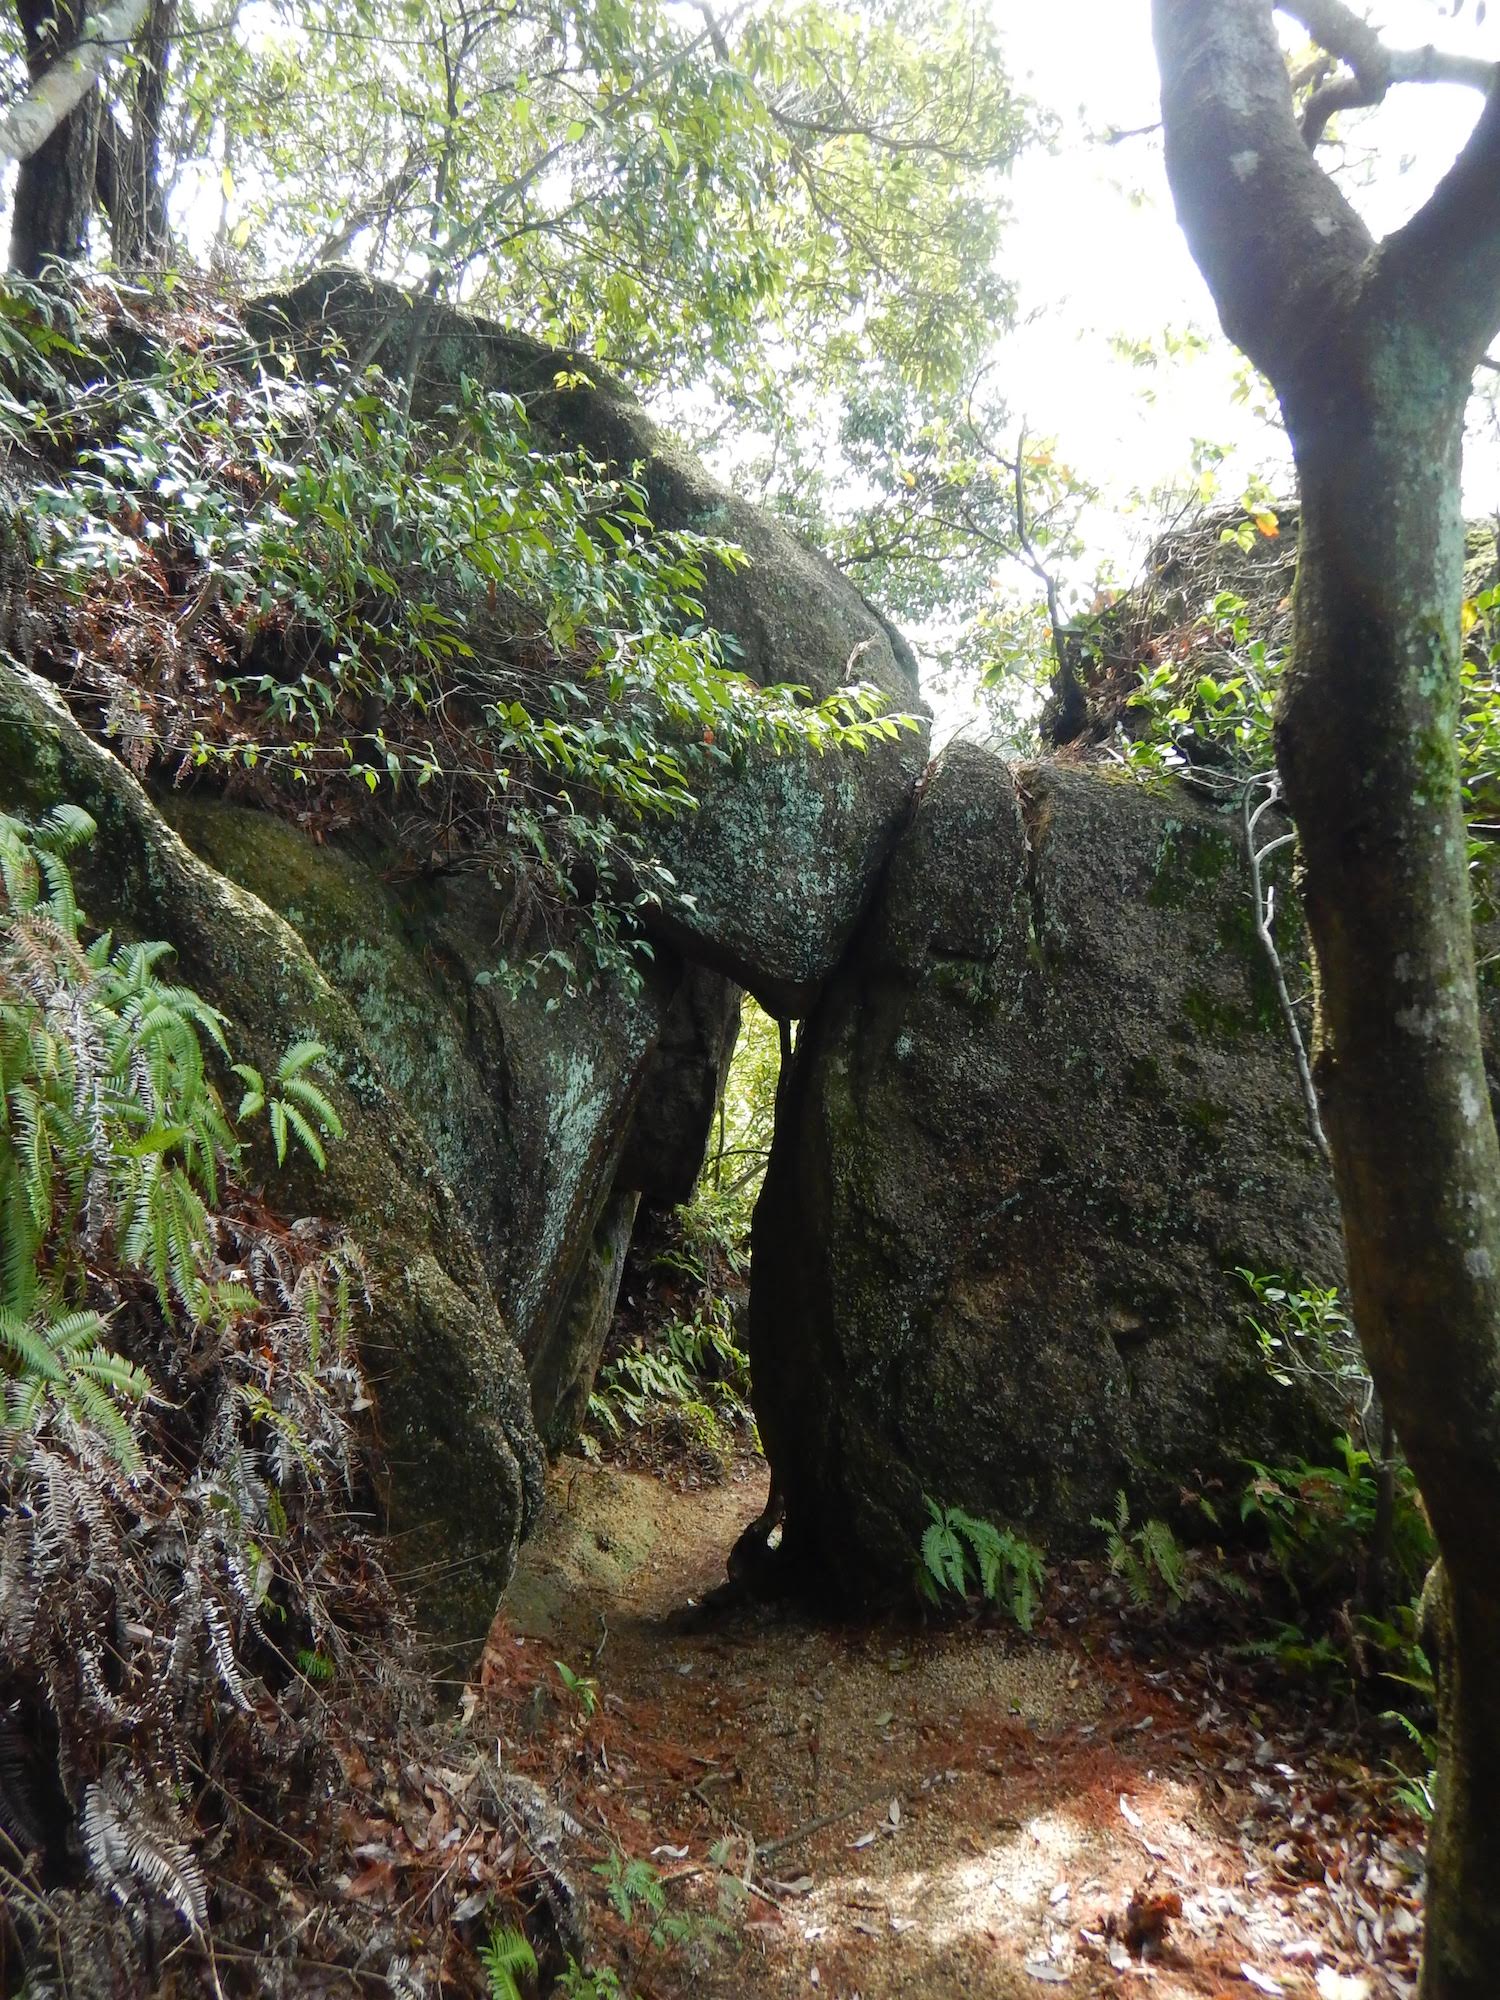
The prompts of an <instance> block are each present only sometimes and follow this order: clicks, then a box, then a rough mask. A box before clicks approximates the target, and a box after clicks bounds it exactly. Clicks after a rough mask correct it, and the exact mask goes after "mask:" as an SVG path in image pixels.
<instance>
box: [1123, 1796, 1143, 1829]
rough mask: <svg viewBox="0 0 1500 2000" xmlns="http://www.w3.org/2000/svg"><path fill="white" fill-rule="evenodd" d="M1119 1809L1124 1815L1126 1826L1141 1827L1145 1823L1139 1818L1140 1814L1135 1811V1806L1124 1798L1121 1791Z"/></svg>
mask: <svg viewBox="0 0 1500 2000" xmlns="http://www.w3.org/2000/svg"><path fill="white" fill-rule="evenodd" d="M1120 1811H1121V1813H1122V1814H1123V1815H1124V1818H1125V1824H1126V1825H1127V1826H1133V1827H1136V1828H1137V1829H1139V1828H1140V1827H1143V1826H1144V1825H1145V1824H1146V1822H1145V1821H1144V1820H1143V1819H1142V1818H1141V1816H1140V1814H1139V1813H1138V1812H1137V1811H1136V1809H1135V1807H1134V1806H1133V1805H1132V1804H1131V1803H1130V1801H1129V1799H1127V1798H1126V1796H1125V1794H1124V1793H1123V1792H1121V1794H1120Z"/></svg>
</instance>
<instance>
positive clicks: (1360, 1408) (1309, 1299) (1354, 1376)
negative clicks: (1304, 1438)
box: [1235, 1267, 1375, 1444]
mask: <svg viewBox="0 0 1500 2000" xmlns="http://www.w3.org/2000/svg"><path fill="white" fill-rule="evenodd" d="M1235 1276H1236V1277H1237V1278H1239V1279H1241V1280H1242V1281H1243V1282H1244V1284H1245V1285H1246V1286H1247V1287H1248V1288H1249V1290H1250V1292H1251V1293H1252V1295H1253V1296H1254V1299H1255V1310H1254V1311H1253V1312H1251V1313H1249V1314H1248V1315H1247V1318H1248V1320H1249V1323H1250V1326H1251V1327H1252V1328H1253V1329H1254V1332H1255V1336H1256V1339H1257V1340H1258V1341H1259V1343H1260V1350H1261V1355H1262V1358H1263V1359H1264V1361H1265V1365H1266V1370H1267V1373H1268V1374H1269V1375H1270V1376H1271V1378H1272V1380H1273V1381H1276V1382H1279V1383H1281V1385H1282V1386H1283V1387H1284V1388H1290V1387H1291V1386H1292V1385H1293V1384H1294V1383H1296V1384H1299V1385H1301V1386H1302V1387H1304V1388H1306V1389H1309V1390H1311V1392H1312V1393H1313V1395H1314V1396H1315V1397H1316V1399H1317V1401H1318V1404H1319V1407H1320V1408H1321V1409H1323V1410H1324V1411H1325V1412H1326V1413H1327V1415H1328V1416H1330V1417H1331V1418H1333V1419H1334V1420H1335V1421H1336V1422H1339V1423H1341V1424H1343V1425H1344V1427H1345V1428H1346V1429H1347V1430H1348V1431H1349V1432H1350V1433H1351V1434H1352V1435H1354V1436H1355V1437H1357V1438H1358V1440H1359V1441H1360V1443H1361V1444H1367V1443H1368V1442H1370V1438H1369V1429H1370V1424H1371V1421H1372V1418H1373V1417H1374V1415H1375V1394H1374V1385H1373V1383H1372V1382H1371V1380H1370V1371H1369V1369H1368V1367H1367V1366H1366V1364H1365V1358H1364V1354H1363V1353H1362V1351H1361V1349H1360V1345H1359V1336H1358V1334H1357V1333H1356V1332H1355V1330H1354V1322H1353V1321H1352V1320H1351V1319H1350V1317H1349V1314H1348V1313H1347V1311H1346V1310H1345V1308H1344V1303H1343V1299H1342V1296H1341V1295H1340V1293H1339V1290H1338V1288H1337V1286H1334V1285H1312V1284H1308V1283H1306V1282H1305V1281H1301V1280H1296V1279H1292V1278H1288V1277H1283V1276H1275V1275H1267V1274H1265V1273H1262V1272H1255V1271H1247V1270H1245V1269H1243V1268H1242V1267H1237V1268H1236V1270H1235Z"/></svg>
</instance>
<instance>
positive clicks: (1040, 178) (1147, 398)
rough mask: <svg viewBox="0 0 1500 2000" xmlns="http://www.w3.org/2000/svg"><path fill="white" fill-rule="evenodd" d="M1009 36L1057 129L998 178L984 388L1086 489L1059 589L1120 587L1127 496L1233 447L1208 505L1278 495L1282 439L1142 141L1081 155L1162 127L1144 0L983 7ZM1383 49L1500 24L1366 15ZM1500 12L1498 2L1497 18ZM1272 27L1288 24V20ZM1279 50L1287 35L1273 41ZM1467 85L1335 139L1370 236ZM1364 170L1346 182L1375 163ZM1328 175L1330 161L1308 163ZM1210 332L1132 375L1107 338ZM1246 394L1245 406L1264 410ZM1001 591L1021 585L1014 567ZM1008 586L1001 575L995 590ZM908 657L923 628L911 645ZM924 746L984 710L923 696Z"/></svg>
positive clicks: (1489, 446) (1125, 558)
mask: <svg viewBox="0 0 1500 2000" xmlns="http://www.w3.org/2000/svg"><path fill="white" fill-rule="evenodd" d="M988 4H989V5H990V6H991V7H992V8H993V9H994V11H995V14H996V18H997V19H998V21H999V23H1000V25H1001V27H1002V29H1003V31H1004V33H1005V37H1006V44H1007V48H1008V52H1009V60H1010V67H1011V73H1012V77H1013V79H1014V81H1015V83H1016V84H1017V86H1018V87H1019V88H1022V89H1024V90H1026V91H1027V92H1028V94H1029V95H1031V96H1032V97H1033V98H1035V99H1036V100H1037V101H1038V102H1039V103H1041V104H1044V105H1046V106H1048V107H1049V108H1050V109H1052V110H1053V111H1054V112H1055V113H1056V114H1057V115H1058V118H1059V121H1060V130H1059V135H1058V145H1057V150H1056V151H1054V152H1052V153H1050V154H1045V153H1042V152H1040V151H1037V152H1034V153H1032V154H1030V155H1028V156H1026V157H1024V158H1023V159H1022V160H1021V162H1020V163H1019V165H1018V166H1017V168H1016V170H1015V173H1014V175H1013V177H1012V179H1011V182H1010V189H1009V192H1010V201H1011V207H1012V215H1013V219H1012V221H1011V224H1010V227H1009V229H1008V231H1007V233H1006V238H1005V243H1004V247H1003V251H1002V258H1003V263H1004V268H1005V270H1006V272H1007V273H1008V275H1010V276H1011V278H1012V279H1013V280H1014V281H1015V282H1016V283H1017V285H1018V287H1019V291H1020V312H1021V318H1022V324H1021V325H1020V327H1019V328H1018V329H1017V331H1016V332H1015V333H1014V334H1012V335H1010V336H1008V337H1006V338H1005V339H1004V340H1003V341H1002V342H1001V343H1000V345H999V347H998V350H997V359H996V364H995V371H994V378H993V379H994V381H995V382H996V384H997V385H998V386H999V387H1000V388H1001V389H1002V390H1003V391H1004V393H1005V395H1006V397H1007V400H1008V401H1009V403H1010V405H1011V409H1012V412H1013V416H1014V418H1015V420H1016V421H1017V422H1019V421H1020V420H1022V419H1024V420H1025V421H1026V423H1027V426H1028V429H1029V430H1030V432H1031V433H1033V434H1034V435H1040V436H1044V437H1054V438H1056V440H1057V456H1058V458H1059V459H1060V460H1061V461H1062V462H1063V463H1064V464H1066V465H1067V466H1069V468H1070V469H1071V470H1072V471H1073V472H1074V473H1075V474H1077V475H1078V476H1079V477H1080V478H1082V479H1084V480H1087V481H1088V482H1090V483H1091V484H1093V485H1095V486H1097V487H1098V488H1099V489H1100V492H1101V497H1100V504H1099V505H1098V506H1097V507H1095V508H1093V509H1091V510H1090V511H1089V512H1088V513H1087V514H1086V515H1085V517H1084V521H1083V531H1084V537H1085V540H1086V542H1087V544H1088V554H1087V557H1086V559H1085V562H1084V564H1083V565H1081V566H1080V568H1079V571H1078V574H1077V575H1076V577H1075V578H1074V579H1073V581H1074V583H1075V585H1076V587H1077V588H1078V589H1080V590H1082V589H1085V588H1086V587H1087V585H1088V584H1089V583H1090V582H1091V580H1092V578H1093V577H1094V575H1095V574H1097V571H1098V569H1099V568H1100V566H1101V565H1112V566H1113V568H1114V570H1115V572H1116V574H1117V576H1118V578H1119V580H1121V581H1128V580H1129V579H1130V578H1131V577H1132V576H1133V575H1134V574H1135V573H1136V571H1137V569H1138V568H1139V566H1140V564H1141V562H1142V560H1143V558H1144V556H1145V554H1146V551H1147V548H1148V547H1149V544H1150V542H1151V541H1152V539H1153V537H1154V534H1155V531H1156V529H1157V527H1158V526H1159V524H1160V522H1161V518H1162V517H1161V510H1160V508H1159V507H1154V506H1152V505H1150V504H1149V503H1148V504H1145V505H1138V504H1136V503H1135V502H1134V501H1133V500H1132V495H1134V494H1137V493H1138V494H1142V495H1149V494H1150V493H1151V492H1152V491H1153V489H1156V488H1160V487H1164V486H1167V487H1177V488H1185V487H1186V486H1187V485H1188V484H1189V483H1190V481H1191V478H1192V476H1193V474H1192V458H1193V441H1194V440H1195V439H1207V440H1211V441H1213V442H1214V443H1216V444H1220V445H1226V446H1229V447H1230V448H1231V452H1232V456H1231V458H1230V459H1229V460H1228V461H1227V462H1226V463H1225V464H1224V465H1223V466H1222V467H1221V468H1220V474H1219V477H1220V489H1219V492H1220V497H1221V498H1222V499H1223V500H1224V501H1225V502H1232V501H1233V500H1235V499H1237V498H1238V497H1239V494H1240V492H1241V491H1242V490H1243V488H1244V485H1245V483H1246V481H1247V479H1248V477H1249V476H1250V475H1251V474H1252V473H1263V474H1265V475H1266V476H1267V477H1268V479H1269V482H1270V484H1271V486H1272V488H1273V489H1274V490H1275V491H1277V492H1279V493H1290V491H1291V474H1290V460H1289V456H1288V454H1287V452H1286V449H1285V444H1284V441H1283V440H1282V438H1281V437H1280V435H1279V433H1277V432H1276V431H1275V430H1274V429H1272V428H1270V427H1269V426H1268V425H1267V424H1266V422H1265V421H1264V420H1263V419H1262V418H1260V417H1258V416H1256V415H1255V414H1254V412H1253V409H1252V407H1251V405H1250V404H1247V403H1245V402H1236V401H1234V399H1233V394H1232V392H1233V390H1234V388H1235V386H1236V381H1237V379H1243V363H1242V362H1241V360H1240V357H1239V356H1238V355H1237V354H1236V352H1235V351H1234V350H1233V349H1232V348H1231V347H1230V345H1229V343H1228V342H1227V341H1226V340H1225V339H1224V338H1223V336H1222V335H1221V334H1220V333H1219V330H1218V322H1217V319H1216V317H1215V314H1214V310H1213V305H1212V302H1211V300H1210V298H1209V295H1208V290H1207V287H1206V286H1205V285H1204V283H1203V280H1202V279H1201V277H1200V276H1199V275H1198V271H1197V268H1196V266H1195V265H1194V264H1193V261H1192V259H1191V257H1190V256H1189V255H1188V251H1187V247H1186V244H1185V242H1184V241H1183V238H1182V234H1181V232H1180V230H1179V229H1178V227H1177V223H1176V220H1175V218H1174V216H1173V213H1172V203H1171V196H1170V193H1169V191H1168V189H1167V185H1166V174H1165V169H1164V167H1163V165H1162V157H1161V145H1160V138H1159V136H1158V135H1154V134H1153V135H1151V136H1147V137H1141V138H1134V139H1128V140H1125V141H1123V142H1122V143H1120V144H1118V145H1114V146H1110V145H1103V144H1097V143H1094V144H1091V143H1089V140H1090V136H1091V135H1093V134H1098V133H1102V132H1105V131H1109V130H1117V131H1127V132H1130V131H1137V130H1139V129H1140V128H1142V127H1147V126H1154V125H1155V124H1156V122H1157V119H1158V117H1159V97H1158V81H1157V75H1156V65H1155V58H1154V54H1153V50H1152V44H1151V22H1150V11H1151V10H1150V0H1049V4H1046V5H1043V6H1040V7H1037V6H1030V5H1023V4H1020V0H988ZM1371 11H1372V14H1373V17H1374V19H1375V21H1376V24H1377V25H1378V26H1380V27H1382V28H1383V29H1384V31H1385V34H1386V39H1387V42H1388V43H1389V44H1390V45H1391V46H1392V47H1400V48H1406V47H1419V46H1422V45H1424V44H1426V43H1428V42H1437V43H1438V44H1439V45H1440V46H1442V47H1444V48H1447V49H1453V50H1457V51H1461V52H1465V53H1469V54H1476V55H1482V56H1487V57H1491V58H1494V57H1500V26H1497V25H1495V24H1493V23H1491V24H1489V25H1485V26H1479V25H1476V23H1475V20H1474V13H1475V0H1468V5H1467V6H1465V7H1464V8H1463V9H1462V11H1461V13H1460V15H1459V17H1458V18H1457V19H1450V18H1447V17H1446V14H1445V12H1444V11H1443V10H1442V9H1440V7H1439V5H1438V4H1437V0H1383V4H1380V5H1378V6H1376V7H1375V8H1373V9H1372V10H1371ZM1496 11H1497V13H1500V9H1497V10H1496ZM1284 26H1285V24H1284ZM1285 32H1286V35H1287V39H1288V40H1300V39H1301V37H1300V35H1299V34H1297V32H1296V31H1295V30H1293V29H1291V28H1289V27H1287V28H1286V29H1285ZM1480 103H1481V99H1480V97H1479V94H1478V92H1477V91H1471V90H1462V89H1459V88H1456V87H1448V86H1437V85H1408V86H1405V87H1402V88H1398V89H1396V90H1394V91H1393V92H1392V93H1391V96H1390V98H1389V100H1388V102H1387V104H1386V105H1385V106H1384V107H1382V108H1381V109H1380V110H1379V111H1377V112H1367V113H1363V114H1361V116H1360V121H1359V123H1358V125H1357V126H1354V127H1350V128H1349V129H1350V133H1351V138H1353V137H1356V136H1357V138H1358V140H1359V142H1360V152H1359V155H1358V157H1356V156H1355V154H1354V151H1353V148H1352V147H1351V152H1350V156H1349V159H1348V162H1347V164H1346V165H1345V166H1344V167H1343V168H1341V172H1342V173H1343V175H1344V185H1345V189H1346V192H1348V193H1349V194H1350V196H1351V198H1352V199H1354V200H1355V202H1356V205H1357V206H1358V207H1359V208H1360V210H1361V212H1362V213H1363V215H1364V216H1365V219H1366V221H1367V222H1368V223H1369V224H1370V226H1371V227H1372V228H1373V229H1374V230H1375V231H1376V233H1377V234H1383V233H1384V232H1385V231H1387V230H1389V229H1390V228H1391V227H1393V226H1394V225H1396V224H1397V223H1399V222H1400V221H1402V220H1403V219H1404V218H1405V217H1406V216H1407V215H1409V214H1410V213H1411V212H1412V211H1413V210H1414V209H1415V208H1416V207H1418V206H1419V205H1420V203H1421V202H1422V200H1423V199H1425V197H1426V195H1427V193H1428V192H1429V191H1430V190H1431V188H1432V187H1433V186H1434V185H1435V184H1436V182H1437V181H1438V180H1439V179H1440V178H1441V176H1442V174H1443V173H1444V172H1445V171H1446V169H1447V167H1448V166H1449V165H1450V163H1451V162H1452V160H1453V157H1454V155H1455V154H1456V153H1457V151H1458V150H1459V148H1460V147H1461V145H1462V144H1463V141H1464V139H1465V138H1466V137H1467V135H1468V132H1469V129H1470V127H1471V126H1472V124H1473V122H1474V119H1475V118H1476V117H1477V115H1478V112H1479V107H1480ZM1375 153H1378V159H1379V167H1378V170H1376V171H1373V172H1372V173H1371V174H1369V175H1368V176H1367V175H1366V174H1365V173H1364V172H1363V171H1362V170H1361V169H1362V164H1363V163H1365V162H1367V161H1368V159H1369V158H1370V157H1371V155H1372V154H1375ZM1319 157H1320V159H1322V160H1324V162H1325V164H1326V163H1328V162H1330V161H1332V160H1334V159H1336V157H1337V155H1336V154H1335V153H1334V151H1333V150H1332V149H1328V150H1327V151H1325V152H1323V153H1320V156H1319ZM1167 328H1170V329H1172V330H1173V331H1174V332H1175V333H1178V334H1181V333H1183V332H1186V331H1189V330H1193V331H1196V332H1197V333H1199V334H1202V335H1206V336H1209V340H1210V345H1209V349H1208V351H1207V352H1205V353H1201V354H1196V355H1188V356H1185V357H1183V358H1180V359H1177V360H1172V361H1165V362H1164V363H1163V365H1162V366H1161V367H1160V368H1157V369H1143V368H1140V367H1137V366H1135V365H1133V364H1132V363H1131V362H1129V361H1128V360H1125V359H1123V358H1121V357H1120V356H1118V355H1117V354H1116V353H1115V352H1114V351H1113V349H1112V348H1111V345H1110V336H1111V335H1112V334H1115V335H1119V334H1123V335H1125V336H1127V337H1129V338H1131V339H1132V340H1159V338H1160V336H1161V334H1162V333H1163V331H1164V329H1167ZM1260 393H1261V392H1260V389H1259V386H1258V385H1257V387H1256V391H1255V395H1254V396H1253V398H1252V403H1253V402H1259V401H1260ZM1467 468H1468V479H1467V482H1466V484H1467V502H1468V506H1469V509H1470V511H1471V512H1474V513H1478V512H1493V511H1495V510H1497V508H1500V449H1497V445H1496V441H1495V440H1494V439H1487V438H1485V437H1482V436H1473V437H1471V440H1470V445H1469V450H1468V454H1467ZM1013 580H1014V584H1015V587H1016V588H1017V589H1018V590H1021V591H1023V592H1027V593H1029V592H1030V591H1031V590H1032V589H1033V588H1034V586H1033V584H1032V583H1031V582H1030V581H1029V579H1028V577H1027V575H1026V572H1024V571H1023V570H1021V569H1020V568H1019V566H1016V569H1015V571H1014V578H1013ZM1007 581H1008V582H1009V581H1011V579H1009V578H1008V579H1007ZM918 643H919V645H920V635H918ZM928 696H929V700H933V701H934V703H935V706H936V709H937V716H936V733H937V735H938V736H939V738H946V737H947V736H949V735H952V734H954V733H958V732H961V731H965V730H971V729H972V730H977V731H978V732H979V733H981V734H983V733H986V732H987V730H988V728H989V727H990V723H989V718H988V715H987V712H986V711H984V710H983V708H982V707H980V706H977V705H974V704H973V700H972V697H970V696H968V695H967V694H966V693H965V692H963V691H960V690H957V689H939V688H937V687H930V688H929V690H928Z"/></svg>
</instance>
